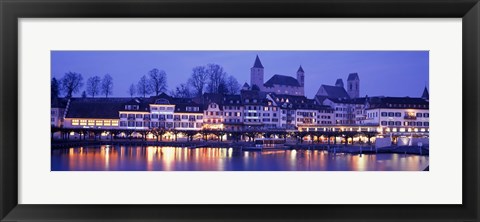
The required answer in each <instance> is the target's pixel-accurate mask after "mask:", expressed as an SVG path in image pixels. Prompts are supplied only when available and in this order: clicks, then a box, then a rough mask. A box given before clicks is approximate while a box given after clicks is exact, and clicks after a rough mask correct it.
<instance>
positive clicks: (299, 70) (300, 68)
mask: <svg viewBox="0 0 480 222" xmlns="http://www.w3.org/2000/svg"><path fill="white" fill-rule="evenodd" d="M297 72H303V73H304V71H303V68H302V66H301V65H300V67H299V68H298V71H297Z"/></svg>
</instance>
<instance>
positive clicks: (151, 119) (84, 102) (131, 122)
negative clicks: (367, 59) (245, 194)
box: [51, 57, 429, 135]
mask: <svg viewBox="0 0 480 222" xmlns="http://www.w3.org/2000/svg"><path fill="white" fill-rule="evenodd" d="M263 69H264V68H263V65H262V64H261V62H260V59H259V58H258V57H257V58H256V60H255V62H254V66H253V67H252V68H251V85H252V86H250V85H248V84H247V83H245V84H244V86H243V88H242V90H241V92H240V94H238V95H219V94H211V93H205V94H204V95H202V96H199V97H196V98H173V97H170V96H168V95H166V94H161V95H159V96H153V97H149V98H71V99H69V100H68V102H67V101H66V100H64V99H59V101H64V102H63V103H62V102H58V101H57V102H53V100H52V120H51V121H52V125H55V126H58V127H60V126H63V127H64V128H76V129H79V128H95V129H131V130H147V129H152V128H161V129H166V130H173V129H176V130H192V131H199V130H202V129H217V130H225V131H238V130H249V129H257V130H262V129H278V130H299V131H328V130H332V129H344V130H348V129H352V130H360V129H364V128H365V129H369V131H370V129H375V130H376V131H378V132H380V133H382V134H385V135H387V134H394V133H399V134H400V133H418V134H419V135H428V131H429V102H428V99H429V98H428V97H429V96H428V90H427V89H426V88H425V90H424V92H423V95H422V97H420V98H409V97H383V96H380V97H368V96H365V97H360V77H359V75H358V74H357V73H351V74H349V76H348V78H347V84H346V87H347V88H346V89H345V86H344V83H343V80H342V79H338V80H337V81H336V83H335V85H334V86H330V85H321V86H320V88H319V90H318V92H317V94H316V95H315V97H314V98H313V99H308V98H307V97H305V96H304V87H303V85H304V71H303V68H302V67H300V68H299V70H298V72H297V79H294V78H293V77H288V76H281V75H275V76H273V77H272V78H271V79H270V80H268V81H267V82H265V83H263ZM63 117H64V118H63ZM62 124H63V125H62ZM339 127H340V128H339Z"/></svg>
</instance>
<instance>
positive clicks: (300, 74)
mask: <svg viewBox="0 0 480 222" xmlns="http://www.w3.org/2000/svg"><path fill="white" fill-rule="evenodd" d="M297 81H298V84H300V86H301V87H303V86H304V85H305V72H304V71H303V68H302V66H300V67H298V71H297Z"/></svg>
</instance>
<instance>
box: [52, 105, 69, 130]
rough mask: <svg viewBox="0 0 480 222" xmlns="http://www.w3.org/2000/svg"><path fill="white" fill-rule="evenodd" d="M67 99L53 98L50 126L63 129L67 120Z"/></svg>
mask: <svg viewBox="0 0 480 222" xmlns="http://www.w3.org/2000/svg"><path fill="white" fill-rule="evenodd" d="M67 102H68V100H67V99H64V98H52V99H51V106H50V125H52V126H54V127H63V121H64V119H65V108H66V107H67Z"/></svg>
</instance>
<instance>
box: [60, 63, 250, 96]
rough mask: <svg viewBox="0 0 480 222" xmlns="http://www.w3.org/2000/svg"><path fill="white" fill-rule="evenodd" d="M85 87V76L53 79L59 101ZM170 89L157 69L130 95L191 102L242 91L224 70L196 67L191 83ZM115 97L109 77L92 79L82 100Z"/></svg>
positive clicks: (72, 74)
mask: <svg viewBox="0 0 480 222" xmlns="http://www.w3.org/2000/svg"><path fill="white" fill-rule="evenodd" d="M83 86H84V82H83V77H82V74H80V73H76V72H67V73H65V74H64V76H63V77H62V78H61V79H59V80H57V79H56V78H55V77H53V78H52V80H51V95H52V97H54V98H57V97H60V96H61V95H62V94H63V95H65V97H66V98H71V97H72V96H73V95H74V94H77V93H79V92H80V91H82V88H83ZM167 89H168V87H167V73H166V72H165V71H164V70H160V69H157V68H154V69H152V70H150V71H149V72H148V73H147V74H146V75H143V76H141V77H140V80H139V81H138V82H137V83H136V84H134V83H132V84H131V85H130V86H129V88H128V90H127V93H128V95H130V96H131V97H134V96H135V95H138V96H142V97H147V96H149V95H152V94H153V95H155V96H158V95H160V94H161V93H168V94H170V96H173V97H178V98H190V97H194V96H200V95H203V93H205V92H208V93H219V94H237V93H239V91H240V84H239V83H238V81H237V79H236V78H235V77H234V76H232V75H228V74H227V73H226V72H225V71H224V69H223V67H222V66H220V65H218V64H207V65H205V66H196V67H194V68H193V69H192V73H191V75H190V78H189V79H188V80H187V82H185V83H181V84H179V85H178V86H176V87H175V88H174V89H172V90H170V91H169V92H167ZM112 94H113V78H112V76H110V75H109V74H106V75H104V76H103V78H101V77H100V76H92V77H90V78H88V79H87V81H86V86H85V89H84V90H83V91H82V93H81V96H82V97H83V98H86V97H91V98H95V97H96V96H105V98H108V97H109V96H111V95H112Z"/></svg>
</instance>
